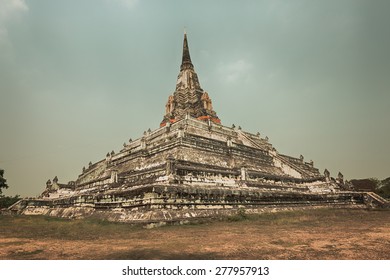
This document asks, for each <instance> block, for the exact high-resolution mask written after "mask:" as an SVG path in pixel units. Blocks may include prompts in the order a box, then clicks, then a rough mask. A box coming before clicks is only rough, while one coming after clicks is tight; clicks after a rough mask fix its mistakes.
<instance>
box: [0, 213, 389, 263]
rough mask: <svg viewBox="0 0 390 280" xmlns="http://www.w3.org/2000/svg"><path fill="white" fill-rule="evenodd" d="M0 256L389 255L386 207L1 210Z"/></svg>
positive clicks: (158, 257)
mask: <svg viewBox="0 0 390 280" xmlns="http://www.w3.org/2000/svg"><path fill="white" fill-rule="evenodd" d="M0 259H11V260H12V259H165V260H168V259H296V260H305V259H311V260H314V259H335V260H341V259H373V260H378V259H390V211H389V210H382V211H374V210H371V211H367V210H361V209H360V210H357V209H355V210H353V209H316V210H314V209H313V210H305V211H294V212H279V213H268V214H262V215H250V216H247V215H245V214H244V215H241V216H236V217H231V218H224V219H220V220H208V221H203V222H196V223H191V224H186V225H173V226H163V227H158V228H152V229H146V228H143V227H142V226H139V225H138V226H134V225H129V224H117V223H109V222H104V221H103V222H102V221H96V220H88V219H86V220H61V219H55V218H48V217H41V216H29V217H27V216H0Z"/></svg>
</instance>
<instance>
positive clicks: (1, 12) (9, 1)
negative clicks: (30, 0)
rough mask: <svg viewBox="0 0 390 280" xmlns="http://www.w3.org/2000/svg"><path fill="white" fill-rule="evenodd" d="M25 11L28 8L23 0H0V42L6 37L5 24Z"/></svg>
mask: <svg viewBox="0 0 390 280" xmlns="http://www.w3.org/2000/svg"><path fill="white" fill-rule="evenodd" d="M26 11H28V6H27V4H26V2H25V1H24V0H0V42H2V41H4V40H6V38H7V36H8V31H7V27H6V24H7V22H8V21H10V20H12V19H14V18H16V17H19V16H20V14H21V13H24V12H26Z"/></svg>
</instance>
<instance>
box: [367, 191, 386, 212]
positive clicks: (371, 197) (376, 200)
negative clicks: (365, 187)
mask: <svg viewBox="0 0 390 280" xmlns="http://www.w3.org/2000/svg"><path fill="white" fill-rule="evenodd" d="M365 200H366V204H367V205H370V206H372V207H380V208H390V201H389V200H387V199H385V198H383V197H381V196H380V195H377V194H376V193H374V192H366V193H365Z"/></svg>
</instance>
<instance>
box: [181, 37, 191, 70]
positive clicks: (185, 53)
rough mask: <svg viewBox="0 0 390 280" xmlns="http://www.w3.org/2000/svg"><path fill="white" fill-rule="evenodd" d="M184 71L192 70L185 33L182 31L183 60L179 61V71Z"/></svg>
mask: <svg viewBox="0 0 390 280" xmlns="http://www.w3.org/2000/svg"><path fill="white" fill-rule="evenodd" d="M184 69H194V65H192V62H191V57H190V49H189V48H188V42H187V32H186V31H185V30H184V41H183V58H182V60H181V66H180V71H182V70H184Z"/></svg>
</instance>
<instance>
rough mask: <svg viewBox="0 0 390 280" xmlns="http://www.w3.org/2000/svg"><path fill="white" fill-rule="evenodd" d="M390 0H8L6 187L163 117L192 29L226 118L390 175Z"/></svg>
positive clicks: (72, 166)
mask: <svg viewBox="0 0 390 280" xmlns="http://www.w3.org/2000/svg"><path fill="white" fill-rule="evenodd" d="M389 10H390V1H379V0H378V1H377V0H372V1H363V0H329V1H315V0H295V1H287V0H285V1H282V0H273V1H271V0H270V1H265V0H264V1H261V0H257V1H204V0H200V1H188V0H187V1H183V0H177V1H173V0H166V1H153V0H150V1H149V0H145V1H137V0H112V1H109V0H77V1H76V0H67V1H62V0H40V1H32V0H31V1H29V0H0V168H1V169H4V170H5V174H4V176H5V178H6V179H7V182H8V185H9V187H10V188H9V189H8V190H6V191H5V194H7V195H15V194H19V195H21V196H22V197H25V196H36V195H39V194H40V193H41V192H42V191H43V190H44V188H45V182H46V181H47V180H48V179H53V178H54V177H55V176H58V178H59V181H60V182H63V183H66V182H68V181H71V180H75V179H77V176H78V175H79V174H80V173H81V170H82V167H83V166H87V165H88V163H89V162H90V161H91V162H96V161H99V160H101V159H103V158H104V157H105V154H106V153H107V152H110V151H112V150H114V151H119V150H120V149H121V148H122V147H123V146H122V145H123V143H124V142H127V141H128V140H129V138H132V139H137V138H139V137H141V136H142V133H143V131H145V130H147V129H148V128H151V129H152V130H153V129H156V128H158V127H159V123H160V122H161V120H162V117H163V115H164V112H165V103H166V101H167V99H168V96H169V95H170V94H172V93H173V91H174V90H175V85H176V78H177V75H178V73H179V68H180V63H181V55H182V44H183V30H184V28H186V30H187V35H188V43H189V48H190V53H191V58H192V62H193V64H194V66H195V71H196V72H197V74H198V77H199V80H200V83H201V86H202V88H203V89H204V90H206V91H207V92H208V93H209V95H210V97H211V99H212V101H213V106H214V110H215V111H216V112H217V114H218V116H219V118H220V119H221V121H222V124H223V125H226V126H231V125H232V124H235V125H236V126H238V125H240V126H241V127H242V129H243V130H244V131H248V132H252V133H257V132H260V133H261V135H262V136H263V137H265V136H268V137H269V141H270V143H271V144H273V146H274V147H275V148H276V149H277V150H278V151H279V152H280V153H282V154H287V155H291V156H295V157H299V155H301V154H302V155H303V156H304V157H305V160H307V161H309V160H313V161H314V165H315V166H316V167H317V168H319V169H320V171H321V173H322V172H323V170H324V169H325V168H327V169H328V170H329V171H330V172H331V176H337V173H338V172H339V171H341V172H342V173H343V174H344V176H345V178H346V179H352V178H368V177H376V178H379V179H384V178H387V177H389V176H390V168H389V167H390V149H389V143H390V125H389V121H390V110H389V105H390V55H389V50H390V28H389V27H390V17H388V11H389Z"/></svg>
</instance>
